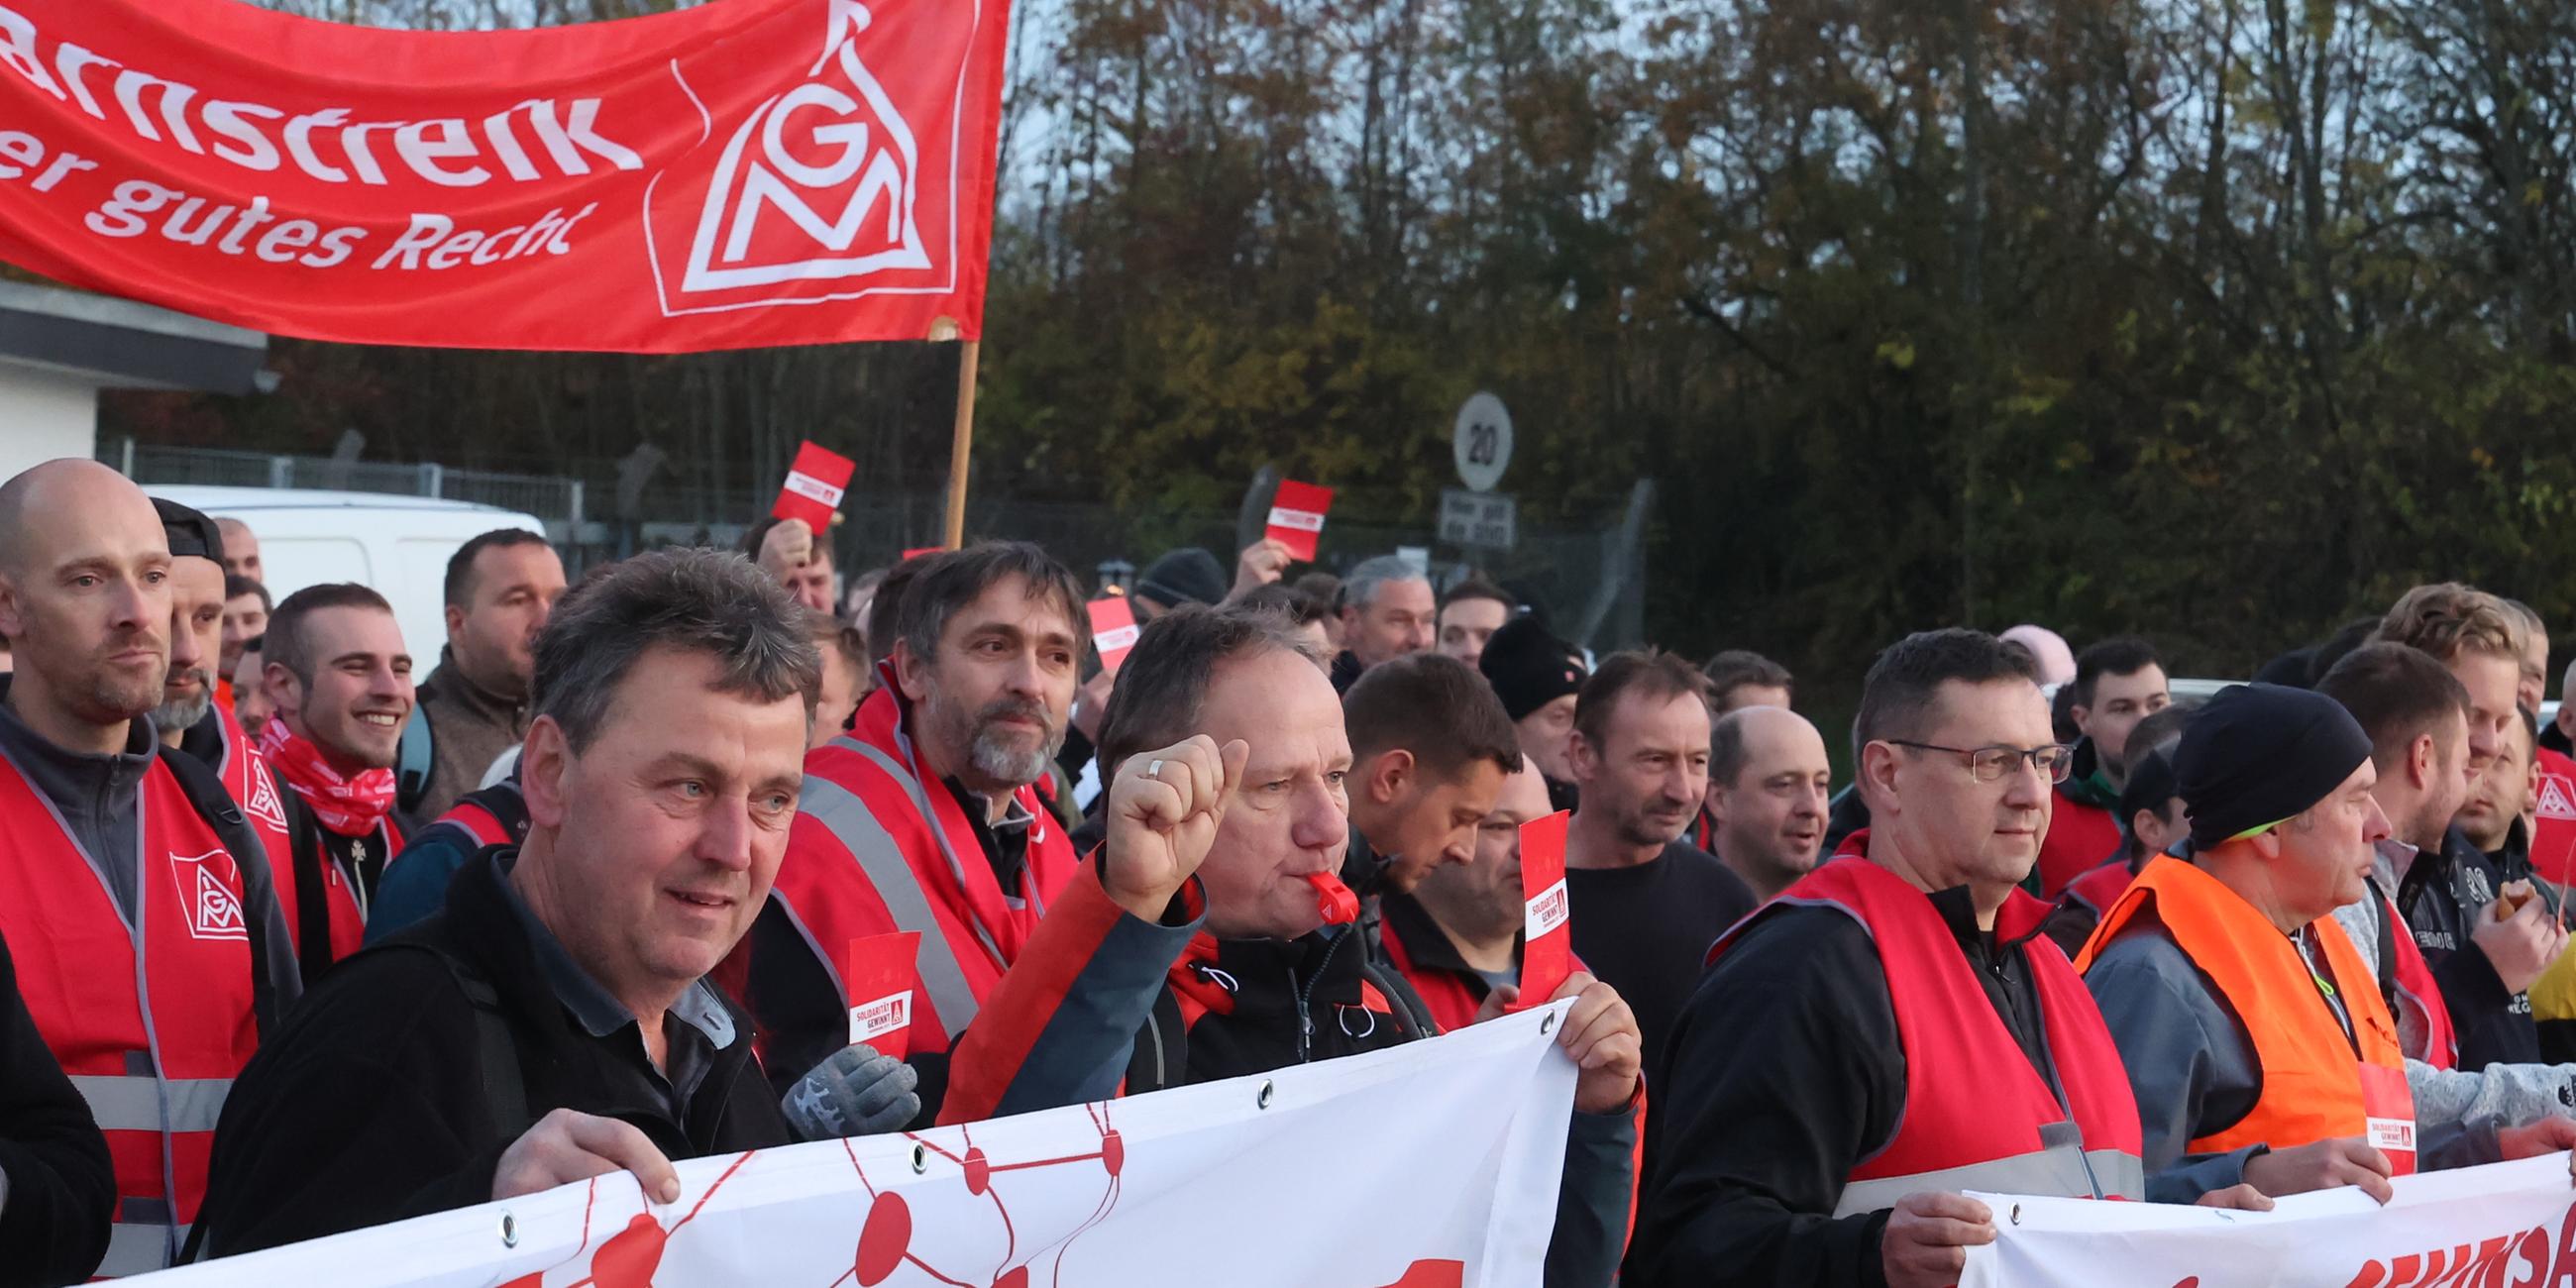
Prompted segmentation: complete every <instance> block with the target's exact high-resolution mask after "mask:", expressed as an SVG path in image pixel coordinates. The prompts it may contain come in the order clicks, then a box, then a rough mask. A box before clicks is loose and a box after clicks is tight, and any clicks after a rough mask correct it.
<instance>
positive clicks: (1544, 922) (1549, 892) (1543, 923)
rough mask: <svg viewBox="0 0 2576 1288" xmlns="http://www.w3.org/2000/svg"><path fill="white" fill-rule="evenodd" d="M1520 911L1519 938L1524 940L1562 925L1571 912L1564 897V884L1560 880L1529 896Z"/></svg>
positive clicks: (1536, 936) (1534, 937)
mask: <svg viewBox="0 0 2576 1288" xmlns="http://www.w3.org/2000/svg"><path fill="white" fill-rule="evenodd" d="M1522 911H1523V913H1524V916H1523V918H1522V926H1521V937H1522V938H1524V939H1536V938H1538V937H1539V936H1541V935H1544V934H1546V933H1547V932H1549V931H1551V930H1554V929H1556V928H1557V927H1559V926H1562V925H1564V924H1565V919H1566V917H1567V916H1569V915H1570V914H1571V912H1572V908H1571V906H1570V905H1569V904H1568V902H1567V900H1566V897H1565V882H1564V881H1563V880H1561V879H1560V880H1559V881H1558V882H1557V883H1556V884H1555V885H1552V886H1549V887H1548V888H1546V889H1544V890H1541V891H1539V892H1538V893H1537V894H1534V895H1531V896H1530V899H1529V903H1528V904H1527V905H1526V906H1525V907H1524V908H1523V910H1522Z"/></svg>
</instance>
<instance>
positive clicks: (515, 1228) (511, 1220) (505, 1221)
mask: <svg viewBox="0 0 2576 1288" xmlns="http://www.w3.org/2000/svg"><path fill="white" fill-rule="evenodd" d="M501 1246H502V1247H504V1248H515V1247H518V1246H519V1218H517V1217H514V1216H512V1215H510V1214H509V1213H507V1212H504V1213H502V1214H501Z"/></svg>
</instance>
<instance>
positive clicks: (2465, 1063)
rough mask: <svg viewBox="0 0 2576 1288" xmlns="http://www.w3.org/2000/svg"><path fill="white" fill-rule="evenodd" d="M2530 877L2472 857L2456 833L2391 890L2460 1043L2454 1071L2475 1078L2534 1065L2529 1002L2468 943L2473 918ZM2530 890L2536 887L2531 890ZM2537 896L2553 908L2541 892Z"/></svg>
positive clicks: (2513, 862)
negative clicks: (2491, 1070) (2504, 1067)
mask: <svg viewBox="0 0 2576 1288" xmlns="http://www.w3.org/2000/svg"><path fill="white" fill-rule="evenodd" d="M2530 876H2531V865H2530V864H2529V862H2528V861H2526V860H2523V859H2521V858H2518V857H2516V856H2513V855H2511V854H2510V853H2508V854H2507V855H2506V857H2505V859H2504V860H2503V862H2501V863H2499V862H2498V861H2497V860H2494V859H2490V858H2488V857H2487V856H2486V855H2484V854H2481V853H2479V852H2478V848H2477V847H2476V846H2475V845H2472V844H2470V843H2469V839H2468V837H2466V836H2464V835H2462V834H2461V832H2460V829H2458V828H2456V827H2455V828H2452V829H2450V830H2449V831H2448V832H2446V833H2444V834H2443V836H2442V849H2441V851H2440V852H2439V853H2435V852H2434V851H2431V850H2425V851H2422V852H2420V853H2418V854H2417V855H2416V856H2415V863H2414V865H2413V866H2411V867H2409V868H2407V869H2406V875H2405V876H2404V877H2403V878H2402V879H2400V880H2399V882H2398V884H2397V910H2398V911H2399V912H2400V913H2402V914H2404V916H2405V918H2406V925H2407V927H2408V928H2409V929H2411V930H2413V931H2414V932H2415V946H2416V947H2417V948H2420V949H2422V950H2423V952H2424V963H2425V964H2426V965H2428V966H2430V967H2432V968H2433V979H2434V982H2435V983H2437V984H2439V985H2440V986H2441V989H2442V1003H2443V1005H2445V1006H2447V1007H2449V1008H2450V1011H2451V1027H2452V1028H2453V1029H2455V1030H2457V1031H2458V1033H2459V1037H2460V1067H2461V1068H2462V1069H2465V1070H2468V1071H2469V1072H2471V1073H2475V1072H2477V1071H2478V1070H2481V1069H2484V1068H2486V1067H2487V1066H2488V1065H2491V1064H2537V1063H2539V1062H2540V1031H2539V1029H2538V1028H2536V1027H2535V1026H2534V1025H2533V1024H2532V1020H2531V998H2530V997H2529V996H2528V995H2527V994H2522V993H2513V992H2508V991H2506V989H2505V986H2504V980H2503V979H2502V978H2500V977H2499V976H2497V974H2496V972H2495V967H2494V965H2493V964H2491V963H2489V962H2488V961H2487V955H2486V952H2485V951H2484V950H2483V949H2480V948H2479V947H2478V946H2477V944H2476V943H2475V941H2474V940H2472V939H2471V937H2470V932H2471V931H2472V930H2473V929H2474V928H2475V927H2476V925H2477V919H2478V918H2479V917H2480V916H2483V915H2485V912H2486V908H2487V905H2488V904H2491V903H2493V902H2495V897H2496V891H2497V890H2498V889H2499V888H2501V887H2502V886H2503V885H2504V884H2505V883H2507V882H2510V881H2520V880H2524V879H2527V878H2529V877H2530ZM2535 884H2536V883H2535ZM2540 897H2541V898H2542V899H2543V900H2544V901H2546V902H2547V903H2548V904H2549V906H2550V907H2552V908H2553V909H2554V908H2555V907H2556V906H2557V902H2556V896H2554V895H2553V894H2551V893H2550V891H2549V888H2548V887H2547V886H2545V885H2542V886H2540Z"/></svg>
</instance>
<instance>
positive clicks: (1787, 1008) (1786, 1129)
mask: <svg viewBox="0 0 2576 1288" xmlns="http://www.w3.org/2000/svg"><path fill="white" fill-rule="evenodd" d="M1932 902H1933V904H1934V906H1936V907H1938V908H1939V909H1940V910H1941V914H1942V917H1943V919H1944V920H1946V921H1948V922H1949V924H1950V927H1951V929H1952V931H1953V932H1954V933H1955V934H1957V935H1958V938H1959V947H1960V951H1961V953H1962V954H1964V955H1965V956H1966V957H1967V958H1968V960H1969V961H1970V962H1971V963H1972V964H1973V965H1974V966H1975V967H1976V975H1977V982H1978V983H1980V984H1983V985H1985V991H1986V1000H1987V1002H1988V1003H1989V1004H1990V1005H1992V1006H1993V1007H1994V1010H1995V1014H1996V1015H1997V1016H1998V1017H1999V1018H2001V1019H2002V1021H2003V1023H2004V1027H2005V1028H2006V1029H2008V1030H2010V1031H2011V1032H2012V1034H2013V1037H2014V1039H2015V1040H2016V1041H2017V1042H2019V1043H2020V1045H2021V1047H2022V1049H2023V1051H2024V1052H2025V1053H2026V1054H2028V1055H2030V1056H2031V1059H2032V1063H2033V1065H2034V1066H2037V1067H2043V1068H2044V1067H2045V1065H2044V1064H2042V1061H2043V1059H2044V1056H2043V1054H2042V1052H2043V1051H2044V1048H2045V1039H2044V1037H2043V1036H2042V1033H2041V1028H2040V1018H2039V995H2038V990H2037V988H2036V987H2035V986H2034V985H2033V984H2032V982H2031V979H2030V974H2029V970H2028V966H2027V964H2026V962H2025V960H2024V957H2023V948H2022V946H2020V945H1999V944H1997V943H1996V941H1995V936H1994V935H1993V933H1992V932H1981V931H1979V930H1978V929H1977V924H1976V914H1975V909H1974V907H1973V905H1972V904H1971V903H1970V901H1969V898H1968V892H1967V890H1966V889H1965V888H1964V887H1962V888H1957V889H1951V890H1944V891H1941V892H1939V893H1937V894H1935V895H1933V896H1932ZM1646 1085H1648V1086H1650V1087H1652V1088H1654V1098H1655V1103H1654V1111H1653V1112H1652V1113H1650V1114H1648V1115H1647V1116H1646V1162H1645V1179H1644V1184H1643V1185H1642V1186H1641V1187H1640V1188H1639V1190H1638V1194H1637V1228H1636V1236H1635V1238H1634V1240H1633V1241H1632V1242H1631V1243H1630V1245H1629V1250H1628V1262H1627V1272H1626V1275H1625V1277H1624V1278H1623V1279H1622V1281H1621V1282H1622V1283H1623V1284H1625V1285H1627V1288H1684V1286H1685V1285H1686V1286H1688V1288H1714V1286H1715V1285H1721V1284H1743V1285H1748V1286H1749V1285H1756V1284H1759V1285H1782V1286H1787V1285H1816V1286H1817V1288H1825V1286H1826V1285H1833V1286H1835V1288H1841V1286H1843V1285H1860V1286H1863V1288H1874V1286H1876V1285H1882V1284H1884V1283H1886V1281H1887V1276H1886V1268H1885V1264H1884V1263H1883V1262H1882V1261H1881V1259H1880V1254H1879V1238H1880V1236H1881V1235H1882V1234H1883V1233H1884V1232H1885V1231H1886V1228H1887V1213H1886V1212H1884V1211H1881V1212H1867V1213H1859V1214H1856V1215H1852V1216H1847V1217H1835V1216H1834V1215H1833V1211H1834V1207H1835V1205H1836V1204H1837V1203H1838V1202H1840V1201H1841V1198H1842V1191H1843V1183H1844V1181H1845V1180H1846V1179H1848V1178H1849V1177H1850V1175H1851V1171H1852V1169H1853V1168H1854V1167H1855V1166H1857V1165H1858V1164H1859V1163H1860V1162H1861V1161H1862V1160H1864V1159H1867V1158H1869V1157H1870V1156H1872V1155H1873V1154H1875V1153H1877V1152H1878V1151H1879V1150H1881V1149H1883V1148H1884V1147H1885V1146H1886V1145H1887V1143H1888V1142H1889V1141H1890V1140H1893V1139H1894V1138H1895V1135H1896V1128H1897V1124H1898V1120H1899V1119H1900V1118H1901V1117H1902V1116H1903V1111H1904V1108H1905V1056H1904V1052H1903V1047H1902V1046H1900V1045H1899V1043H1898V1041H1897V1035H1896V1007H1895V1003H1894V1002H1893V1001H1892V1000H1891V998H1890V996H1889V994H1888V991H1887V972H1886V968H1885V967H1884V966H1883V965H1881V963H1880V961H1879V957H1878V950H1877V948H1876V947H1875V946H1874V945H1873V944H1872V943H1871V941H1870V937H1869V932H1868V931H1867V930H1866V929H1864V928H1863V927H1862V926H1861V925H1860V923H1858V922H1856V921H1854V920H1852V919H1851V918H1850V917H1848V916H1845V915H1843V914H1842V913H1840V912H1838V911H1835V910H1833V909H1830V908H1796V907H1787V908H1779V909H1775V910H1774V911H1772V912H1771V913H1770V914H1769V915H1768V916H1766V917H1765V918H1764V919H1763V920H1761V921H1758V922H1756V923H1754V924H1753V925H1752V926H1750V927H1747V928H1746V929H1745V931H1744V932H1743V934H1742V936H1741V937H1740V938H1738V939H1737V941H1736V942H1735V943H1734V944H1733V945H1732V946H1731V947H1729V948H1728V950H1727V953H1726V956H1724V957H1723V958H1720V959H1719V961H1718V964H1717V966H1716V968H1715V969H1713V970H1711V971H1709V973H1708V974H1707V975H1705V976H1703V977H1702V978H1701V980H1700V985H1699V989H1698V991H1697V992H1695V993H1693V994H1692V995H1691V998H1690V1001H1689V1002H1688V1003H1687V1004H1685V1005H1684V1006H1683V1007H1682V1011H1681V1015H1680V1017H1679V1018H1678V1019H1677V1020H1676V1021H1675V1023H1674V1026H1673V1031H1672V1035H1671V1041H1670V1043H1669V1045H1668V1046H1667V1047H1666V1049H1665V1051H1664V1058H1663V1062H1662V1064H1661V1065H1660V1067H1649V1068H1648V1069H1647V1070H1646Z"/></svg>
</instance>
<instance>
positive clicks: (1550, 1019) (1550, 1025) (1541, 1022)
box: [1538, 1011, 1556, 1037]
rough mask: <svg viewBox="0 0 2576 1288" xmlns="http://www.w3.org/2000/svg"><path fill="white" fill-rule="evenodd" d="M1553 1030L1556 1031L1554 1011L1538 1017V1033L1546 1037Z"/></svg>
mask: <svg viewBox="0 0 2576 1288" xmlns="http://www.w3.org/2000/svg"><path fill="white" fill-rule="evenodd" d="M1554 1032H1556V1012H1554V1011H1550V1012H1548V1013H1547V1014H1545V1015H1542V1016H1540V1017H1539V1018H1538V1035H1539V1036H1540V1037H1546V1036H1547V1035H1548V1034H1550V1033H1554Z"/></svg>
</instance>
